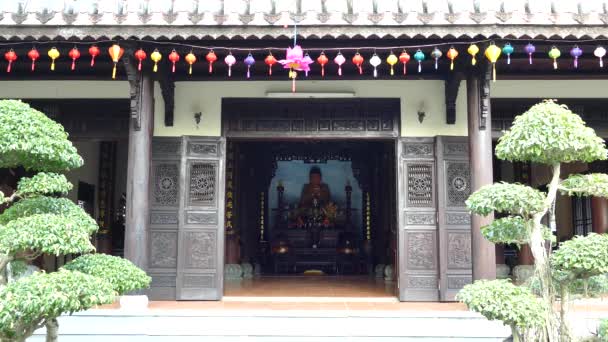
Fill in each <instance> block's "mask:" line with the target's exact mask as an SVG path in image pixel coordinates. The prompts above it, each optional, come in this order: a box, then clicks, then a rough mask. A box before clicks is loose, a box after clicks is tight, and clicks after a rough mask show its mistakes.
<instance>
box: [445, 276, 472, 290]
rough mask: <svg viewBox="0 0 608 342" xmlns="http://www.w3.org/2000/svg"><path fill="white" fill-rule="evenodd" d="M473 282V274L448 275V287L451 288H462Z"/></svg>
mask: <svg viewBox="0 0 608 342" xmlns="http://www.w3.org/2000/svg"><path fill="white" fill-rule="evenodd" d="M471 282H472V278H471V276H452V277H448V289H450V290H460V289H461V288H463V287H464V286H465V285H468V284H470V283H471Z"/></svg>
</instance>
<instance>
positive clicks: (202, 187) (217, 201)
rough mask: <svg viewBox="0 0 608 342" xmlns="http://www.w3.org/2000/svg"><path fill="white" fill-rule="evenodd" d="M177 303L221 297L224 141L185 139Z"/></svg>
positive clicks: (183, 146)
mask: <svg viewBox="0 0 608 342" xmlns="http://www.w3.org/2000/svg"><path fill="white" fill-rule="evenodd" d="M181 149H182V150H181V153H182V157H181V174H180V179H181V182H180V184H181V186H180V195H179V199H180V204H179V213H180V215H179V229H178V246H177V247H178V259H177V299H178V300H218V299H221V297H222V294H223V273H224V272H223V268H224V213H223V211H224V207H223V203H224V191H223V189H224V163H225V140H224V139H223V138H199V137H196V138H195V137H184V138H183V140H182V146H181Z"/></svg>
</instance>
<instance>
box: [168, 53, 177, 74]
mask: <svg viewBox="0 0 608 342" xmlns="http://www.w3.org/2000/svg"><path fill="white" fill-rule="evenodd" d="M168 58H169V60H170V61H171V63H173V66H172V67H171V72H175V63H177V62H178V61H179V53H177V51H175V50H173V51H171V53H170V54H169V57H168Z"/></svg>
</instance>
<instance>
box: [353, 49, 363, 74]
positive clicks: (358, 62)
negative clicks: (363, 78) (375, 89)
mask: <svg viewBox="0 0 608 342" xmlns="http://www.w3.org/2000/svg"><path fill="white" fill-rule="evenodd" d="M364 61H365V59H364V58H363V56H361V54H360V53H359V52H357V53H356V54H355V55H354V56H353V64H354V65H356V66H357V68H358V69H359V74H360V75H362V74H363V67H362V65H363V62H364Z"/></svg>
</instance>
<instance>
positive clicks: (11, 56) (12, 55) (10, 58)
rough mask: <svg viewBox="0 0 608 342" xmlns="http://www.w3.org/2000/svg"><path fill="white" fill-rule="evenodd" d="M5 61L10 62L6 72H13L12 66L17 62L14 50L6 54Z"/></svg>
mask: <svg viewBox="0 0 608 342" xmlns="http://www.w3.org/2000/svg"><path fill="white" fill-rule="evenodd" d="M4 59H6V60H7V61H8V66H7V67H6V72H11V66H12V65H13V62H14V61H16V60H17V54H16V53H15V51H14V50H13V49H10V50H8V52H6V53H5V54H4Z"/></svg>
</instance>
